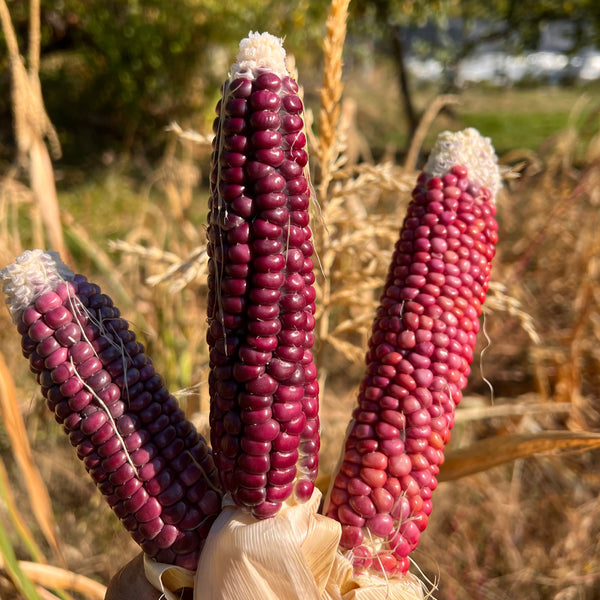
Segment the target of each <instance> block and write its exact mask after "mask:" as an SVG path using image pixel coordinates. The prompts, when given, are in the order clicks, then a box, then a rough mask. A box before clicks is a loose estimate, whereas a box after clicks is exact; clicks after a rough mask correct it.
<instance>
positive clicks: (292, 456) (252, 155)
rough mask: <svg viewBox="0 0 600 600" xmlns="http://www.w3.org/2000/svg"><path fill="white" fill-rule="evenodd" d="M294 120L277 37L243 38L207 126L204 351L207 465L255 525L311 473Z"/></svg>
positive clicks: (304, 492) (308, 328)
mask: <svg viewBox="0 0 600 600" xmlns="http://www.w3.org/2000/svg"><path fill="white" fill-rule="evenodd" d="M302 111H303V105H302V101H301V99H300V98H299V96H298V85H297V83H296V82H295V81H294V80H293V79H292V78H291V77H290V76H289V74H288V71H287V69H286V67H285V51H284V50H283V47H282V44H281V40H279V39H278V38H276V37H274V36H272V35H270V34H267V33H265V34H258V33H250V35H249V37H248V38H246V39H245V40H242V42H241V43H240V51H239V54H238V58H237V63H236V64H235V65H234V66H233V68H232V71H231V75H230V77H229V79H228V80H227V81H226V82H225V83H224V85H223V88H222V97H221V100H220V101H219V103H218V106H217V117H216V119H215V122H214V132H215V138H214V142H213V154H212V171H211V186H210V204H209V213H208V230H207V237H208V246H207V250H208V255H209V278H208V282H209V299H208V312H207V315H208V322H209V330H208V334H207V342H208V345H209V350H210V377H209V388H210V396H211V408H210V425H211V445H212V448H213V452H214V457H215V463H216V465H217V467H218V469H219V475H220V477H221V482H222V484H223V487H224V489H225V490H226V491H227V492H229V493H230V494H231V496H232V498H233V499H234V501H235V502H236V504H238V505H239V506H243V507H247V508H248V509H250V510H251V511H252V513H253V514H254V516H255V517H257V518H264V517H270V516H273V515H275V514H276V513H277V512H278V511H279V509H280V507H281V505H282V503H283V502H285V501H286V500H287V499H288V498H290V497H292V495H293V496H294V497H295V498H296V499H297V500H299V501H305V500H307V499H308V498H309V497H310V496H311V494H312V492H313V489H314V480H315V477H316V474H317V466H318V451H319V431H318V430H319V420H318V384H317V380H316V369H315V365H314V362H313V355H312V352H311V348H312V344H313V340H314V335H313V329H314V322H315V321H314V312H315V304H314V299H315V291H314V289H313V286H312V283H313V282H314V274H313V262H312V258H311V257H312V253H313V246H312V243H311V231H310V229H309V226H308V220H309V218H308V204H309V195H310V192H309V186H308V183H307V178H306V176H305V173H304V171H305V167H306V165H307V161H308V157H307V153H306V150H305V145H306V138H305V135H304V133H303V132H302V129H303V126H304V123H303V119H302Z"/></svg>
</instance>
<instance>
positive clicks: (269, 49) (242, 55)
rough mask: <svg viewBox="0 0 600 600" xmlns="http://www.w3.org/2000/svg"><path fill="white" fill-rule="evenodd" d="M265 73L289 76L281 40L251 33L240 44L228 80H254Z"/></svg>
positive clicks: (266, 34) (263, 34)
mask: <svg viewBox="0 0 600 600" xmlns="http://www.w3.org/2000/svg"><path fill="white" fill-rule="evenodd" d="M265 72H271V73H275V75H278V76H279V77H282V78H283V77H285V76H287V75H289V73H288V70H287V68H286V66H285V50H284V48H283V40H282V39H281V38H278V37H276V36H274V35H271V34H270V33H267V32H265V33H258V32H253V31H251V32H250V33H249V34H248V37H246V38H244V39H243V40H242V41H241V42H240V48H239V52H238V55H237V57H236V62H235V64H234V65H233V66H232V67H231V74H230V76H229V79H230V80H231V81H232V80H234V79H237V78H239V77H246V78H248V79H255V78H256V77H257V76H258V75H260V74H261V73H265Z"/></svg>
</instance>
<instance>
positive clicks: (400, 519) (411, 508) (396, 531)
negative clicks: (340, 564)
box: [327, 129, 500, 575]
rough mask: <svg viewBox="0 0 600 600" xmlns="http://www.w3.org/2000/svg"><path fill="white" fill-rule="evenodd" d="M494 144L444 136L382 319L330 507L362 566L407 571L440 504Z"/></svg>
mask: <svg viewBox="0 0 600 600" xmlns="http://www.w3.org/2000/svg"><path fill="white" fill-rule="evenodd" d="M499 185H500V177H499V171H498V167H497V161H496V157H495V154H494V151H493V149H492V147H491V145H490V143H489V141H488V140H487V139H484V138H482V137H481V136H480V135H479V133H478V132H476V131H475V130H473V129H467V130H465V131H464V132H460V133H456V134H452V133H449V132H446V133H444V134H442V135H441V136H440V138H439V139H438V141H437V143H436V145H435V147H434V149H433V151H432V154H431V157H430V159H429V162H428V163H427V165H426V167H425V170H424V172H423V173H422V174H421V175H420V176H419V178H418V181H417V185H416V187H415V188H414V191H413V194H412V201H411V203H410V205H409V207H408V214H407V216H406V218H405V220H404V223H403V226H402V228H401V231H400V238H399V240H398V242H397V244H396V247H395V251H394V254H393V258H392V263H391V265H390V268H389V272H388V276H387V280H386V282H385V286H384V290H383V293H382V296H381V301H380V306H379V309H378V311H377V314H376V317H375V321H374V324H373V329H372V335H371V338H370V341H369V349H368V352H367V355H366V373H365V376H364V378H363V381H362V384H361V387H360V391H359V396H358V404H357V407H356V408H355V410H354V412H353V422H352V424H351V428H350V431H349V435H348V437H347V440H346V443H345V448H344V455H343V460H342V462H341V465H340V469H339V471H338V473H337V474H336V476H335V478H334V480H333V486H332V488H331V490H330V493H329V497H328V508H327V515H328V516H330V517H332V518H334V519H337V520H338V521H339V522H340V523H341V524H342V538H341V547H342V549H343V550H344V551H345V553H346V554H347V555H348V556H351V557H352V559H353V564H354V568H355V571H356V572H361V571H368V570H375V571H379V572H383V573H386V574H387V575H394V574H402V573H405V572H406V571H407V569H408V567H409V559H408V556H409V553H410V552H412V551H413V550H414V549H415V548H416V546H417V544H418V541H419V537H420V535H421V533H422V531H423V530H424V529H425V527H426V526H427V520H428V517H429V515H430V513H431V508H432V503H431V498H432V493H433V491H434V490H435V488H436V486H437V480H436V475H437V474H438V472H439V467H440V465H441V464H442V462H443V459H444V456H443V450H444V447H445V445H446V443H447V442H448V440H449V438H450V430H451V429H452V426H453V423H454V409H455V407H456V405H457V404H458V403H459V402H460V400H461V397H462V396H461V390H462V389H463V388H464V387H465V385H466V383H467V377H468V375H469V371H470V364H471V361H472V358H473V351H474V348H475V341H476V334H477V332H478V330H479V321H478V317H479V316H480V314H481V306H482V304H483V302H484V299H485V294H486V291H487V288H488V284H489V280H490V270H491V261H492V258H493V256H494V252H495V244H496V241H497V224H496V221H495V219H494V215H495V212H496V208H495V204H494V197H495V195H496V192H497V190H498V187H499Z"/></svg>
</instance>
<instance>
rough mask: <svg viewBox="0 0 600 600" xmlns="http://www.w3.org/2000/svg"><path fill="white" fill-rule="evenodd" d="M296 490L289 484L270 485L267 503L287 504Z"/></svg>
mask: <svg viewBox="0 0 600 600" xmlns="http://www.w3.org/2000/svg"><path fill="white" fill-rule="evenodd" d="M293 490H294V485H293V484H292V483H288V484H286V485H269V486H267V501H268V502H285V500H287V499H288V498H289V497H290V496H291V495H292V492H293Z"/></svg>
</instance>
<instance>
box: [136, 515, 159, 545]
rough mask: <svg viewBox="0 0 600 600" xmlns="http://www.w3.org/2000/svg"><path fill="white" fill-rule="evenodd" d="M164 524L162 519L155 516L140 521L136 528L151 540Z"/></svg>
mask: <svg viewBox="0 0 600 600" xmlns="http://www.w3.org/2000/svg"><path fill="white" fill-rule="evenodd" d="M164 526H165V524H164V522H163V520H162V519H161V518H160V517H156V518H154V519H152V520H151V521H147V522H145V523H140V525H139V527H138V530H139V532H140V534H141V535H142V536H143V537H144V538H145V539H146V540H152V539H154V538H155V537H156V536H157V535H158V534H159V533H160V532H161V531H162V529H163V527H164Z"/></svg>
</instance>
